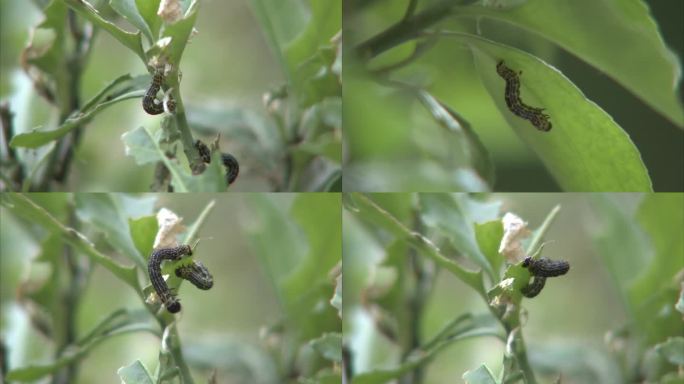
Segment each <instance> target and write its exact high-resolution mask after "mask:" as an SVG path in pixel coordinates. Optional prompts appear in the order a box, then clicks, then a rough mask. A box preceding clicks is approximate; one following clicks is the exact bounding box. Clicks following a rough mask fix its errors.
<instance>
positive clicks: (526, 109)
mask: <svg viewBox="0 0 684 384" xmlns="http://www.w3.org/2000/svg"><path fill="white" fill-rule="evenodd" d="M496 72H497V73H498V74H499V76H501V77H502V78H503V79H504V80H506V90H505V91H504V96H505V100H506V106H508V109H509V110H510V111H511V112H513V114H515V115H516V116H519V117H522V118H523V119H526V120H529V121H530V123H532V125H534V126H535V127H536V128H537V129H538V130H540V131H544V132H548V131H550V130H551V122H550V121H549V115H547V114H545V113H543V111H544V109H543V108H535V107H530V106H529V105H527V104H525V103H524V102H523V101H522V100H521V99H520V77H519V75H520V74H522V71H521V72H519V73H516V72H515V71H513V70H512V69H510V68H508V67H507V66H506V64H504V62H503V60H501V61H499V62H498V63H497V64H496Z"/></svg>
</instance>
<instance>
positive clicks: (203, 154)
mask: <svg viewBox="0 0 684 384" xmlns="http://www.w3.org/2000/svg"><path fill="white" fill-rule="evenodd" d="M195 148H197V151H198V152H199V155H200V158H201V159H202V161H203V162H205V163H207V164H209V163H211V151H210V150H209V147H208V146H207V145H206V144H204V143H203V142H202V141H201V140H197V141H195ZM221 162H222V163H223V166H224V167H225V168H226V183H228V185H231V184H233V183H234V182H235V179H237V177H238V175H239V174H240V163H238V161H237V159H236V158H235V156H233V155H231V154H230V153H227V152H226V153H222V154H221Z"/></svg>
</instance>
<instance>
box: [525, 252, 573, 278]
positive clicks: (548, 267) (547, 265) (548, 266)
mask: <svg viewBox="0 0 684 384" xmlns="http://www.w3.org/2000/svg"><path fill="white" fill-rule="evenodd" d="M522 266H523V268H528V269H529V270H530V273H531V274H532V275H533V276H540V277H555V276H561V275H565V274H566V273H568V271H569V270H570V263H568V262H567V261H563V260H549V259H547V258H545V257H542V258H541V259H537V260H535V259H533V258H531V257H529V256H528V257H526V258H525V260H523V262H522Z"/></svg>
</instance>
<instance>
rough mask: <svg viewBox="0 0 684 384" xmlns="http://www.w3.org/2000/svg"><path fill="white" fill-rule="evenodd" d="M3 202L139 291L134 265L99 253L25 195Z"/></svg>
mask: <svg viewBox="0 0 684 384" xmlns="http://www.w3.org/2000/svg"><path fill="white" fill-rule="evenodd" d="M3 204H6V205H7V206H8V207H9V209H10V210H11V211H13V212H15V213H16V214H17V215H19V216H22V217H24V218H26V219H28V220H31V221H32V222H34V223H36V224H39V225H41V226H43V227H45V228H46V229H48V230H51V231H54V232H55V233H59V234H61V235H62V238H63V240H64V241H65V242H66V243H68V244H69V245H71V246H73V247H74V248H75V249H77V250H78V251H81V252H83V253H85V254H86V255H87V256H88V257H90V258H91V260H92V261H93V262H95V263H97V264H100V265H102V266H103V267H104V268H105V269H107V270H109V271H110V272H111V273H112V274H114V275H115V276H117V277H118V278H120V279H121V280H123V281H124V282H126V283H127V284H128V285H129V286H131V287H132V288H133V289H134V290H135V291H136V293H138V292H139V291H140V286H139V283H138V276H137V274H136V268H135V267H134V266H131V267H127V266H124V265H121V264H119V263H117V262H116V261H114V260H113V259H111V258H110V257H108V256H106V255H104V254H102V253H100V251H98V250H97V249H96V248H95V245H94V244H93V243H92V242H91V241H90V240H89V239H88V238H87V237H86V236H85V235H83V234H81V233H79V232H77V231H76V230H74V229H73V228H70V227H67V226H65V225H64V224H62V223H61V222H59V221H58V220H57V219H56V218H55V217H54V216H52V215H51V214H50V213H49V212H47V211H46V210H45V209H44V208H43V207H41V206H39V205H37V204H36V203H34V202H33V201H32V200H31V199H29V198H28V197H26V195H23V194H8V195H7V196H6V200H3Z"/></svg>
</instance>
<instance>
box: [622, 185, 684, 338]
mask: <svg viewBox="0 0 684 384" xmlns="http://www.w3.org/2000/svg"><path fill="white" fill-rule="evenodd" d="M636 219H637V221H638V222H639V223H640V224H641V226H642V227H643V229H644V231H645V232H646V233H647V235H648V237H649V240H650V243H651V244H652V246H653V250H654V251H655V254H654V257H653V258H652V259H651V260H650V263H649V264H648V266H647V267H646V268H642V269H638V271H642V272H641V273H640V274H639V275H638V278H637V279H636V281H634V282H633V283H632V284H631V286H630V287H629V289H628V297H629V300H630V302H631V304H632V307H633V308H635V310H636V313H635V315H636V321H637V323H638V324H639V325H640V327H641V330H642V331H644V332H646V334H647V336H648V342H649V343H654V342H657V341H661V340H663V339H664V338H665V337H667V336H672V335H681V334H682V317H681V315H680V314H679V313H678V312H676V311H674V310H673V303H675V302H676V301H677V297H678V294H679V288H680V287H679V284H676V283H674V282H675V281H677V280H676V275H677V274H678V273H679V272H680V271H682V270H684V236H682V233H684V195H682V194H681V193H673V194H666V193H663V194H660V193H659V194H649V195H646V196H645V197H644V200H643V201H642V204H641V206H640V207H639V211H638V212H637V216H636ZM624 237H625V235H624V234H620V240H621V241H624Z"/></svg>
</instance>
